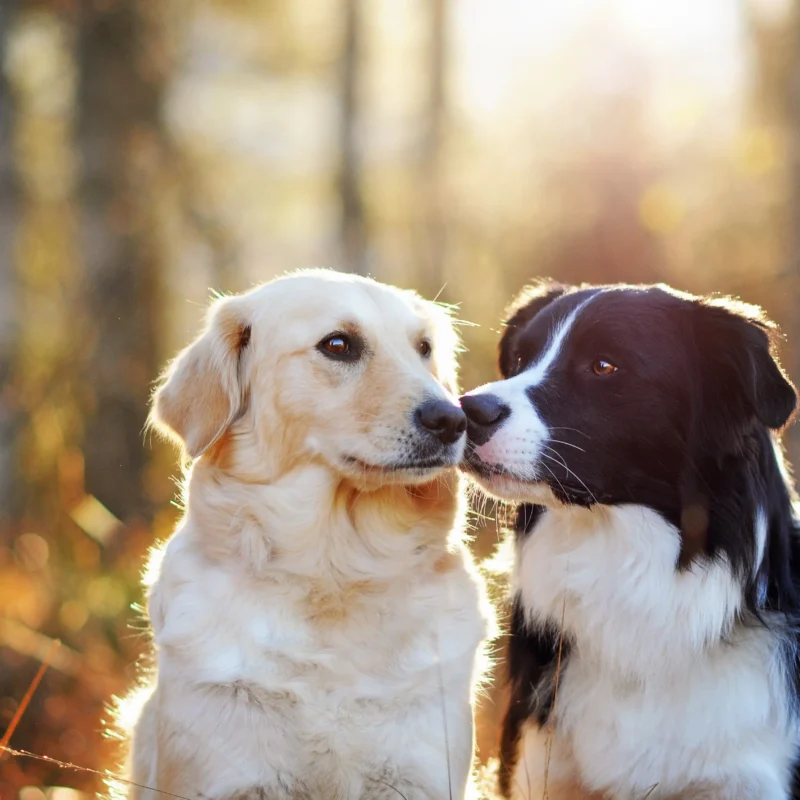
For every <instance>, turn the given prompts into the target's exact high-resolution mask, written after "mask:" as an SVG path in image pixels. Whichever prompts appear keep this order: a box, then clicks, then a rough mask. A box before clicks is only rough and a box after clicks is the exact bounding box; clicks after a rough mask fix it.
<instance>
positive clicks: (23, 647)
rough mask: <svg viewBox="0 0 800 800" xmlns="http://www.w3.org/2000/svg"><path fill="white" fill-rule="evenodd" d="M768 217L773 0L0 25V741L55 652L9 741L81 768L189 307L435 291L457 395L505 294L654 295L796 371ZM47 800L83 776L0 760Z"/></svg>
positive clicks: (122, 611) (263, 12) (213, 10)
mask: <svg viewBox="0 0 800 800" xmlns="http://www.w3.org/2000/svg"><path fill="white" fill-rule="evenodd" d="M798 221H800V6H799V5H798V3H796V2H795V1H794V0H700V1H698V0H671V1H670V2H669V3H666V2H660V0H536V1H535V2H533V0H493V1H492V2H487V1H486V0H296V1H295V2H289V0H40V2H33V1H31V2H24V0H0V737H2V733H3V731H4V730H5V728H6V726H7V725H8V723H9V721H10V720H11V718H12V716H13V715H14V712H15V709H16V708H17V706H18V704H19V702H20V701H21V699H22V697H23V695H24V693H25V691H26V688H27V687H28V685H29V684H30V682H31V679H32V678H33V676H34V674H35V673H36V671H37V669H38V667H39V665H40V663H41V662H42V660H44V659H45V658H46V654H47V653H48V651H49V650H50V644H51V642H52V640H54V639H56V638H57V639H60V640H61V641H62V642H63V644H62V646H61V647H60V649H59V650H58V651H57V652H56V653H55V655H54V656H53V658H52V662H51V665H50V667H49V670H48V671H47V673H46V674H45V676H44V679H43V681H42V683H41V685H40V686H39V688H38V690H37V692H36V694H35V695H34V697H33V701H32V703H31V705H30V707H29V709H28V710H27V713H26V714H25V715H24V716H23V718H22V722H21V723H20V725H19V727H18V728H17V730H16V731H15V733H14V735H13V737H12V739H11V745H12V746H15V747H18V748H24V749H27V750H31V751H33V752H35V753H38V754H42V755H47V756H51V757H53V758H56V759H60V760H63V761H69V762H74V763H76V764H80V765H82V766H85V767H89V768H93V769H103V768H105V767H106V766H108V764H109V760H108V759H109V752H110V751H109V749H108V748H109V745H108V744H106V743H104V742H103V739H102V735H101V731H102V724H101V719H102V718H103V717H104V705H105V704H106V703H107V701H108V700H109V698H110V697H111V696H112V695H113V694H118V693H122V692H124V691H125V689H126V687H127V686H129V685H130V682H131V680H132V678H133V674H134V673H133V671H132V666H131V665H132V664H133V662H134V660H135V659H136V657H137V656H138V654H139V653H140V651H141V649H142V647H143V644H144V639H143V638H142V636H141V634H140V633H137V632H136V630H135V629H133V628H132V627H131V626H132V621H133V620H134V619H135V614H134V613H133V612H132V611H131V610H130V607H131V604H135V603H138V602H140V601H141V593H140V589H139V585H138V578H139V572H140V569H141V567H142V563H143V559H144V557H145V553H146V550H147V548H148V547H149V546H150V544H151V543H152V542H153V541H154V540H155V539H157V538H160V537H165V536H167V535H168V534H169V532H170V530H171V527H172V525H173V524H174V521H175V518H176V514H177V511H176V509H175V507H174V506H173V505H171V501H172V499H173V496H174V494H175V486H174V482H173V480H172V478H173V477H174V476H175V475H176V474H177V472H178V468H177V463H176V457H175V454H174V453H172V452H171V451H170V450H168V449H167V448H164V447H161V446H159V445H157V444H152V445H151V444H150V443H149V442H147V443H146V442H144V440H143V436H142V427H143V423H144V420H145V415H146V412H147V400H148V395H149V392H150V389H151V385H152V381H153V380H154V379H155V378H156V376H157V375H158V372H159V369H160V368H161V366H162V365H163V364H164V362H165V360H166V359H167V358H168V357H170V356H171V355H172V354H174V352H175V351H176V349H177V348H178V347H180V346H181V345H183V344H185V343H186V342H187V341H188V340H189V338H190V337H191V336H192V335H193V334H194V332H195V331H196V330H197V328H198V325H199V323H200V319H201V316H202V313H203V308H204V306H205V305H206V302H207V300H208V297H209V290H210V289H215V290H220V291H236V290H241V289H246V288H248V287H249V286H251V285H252V284H253V283H255V282H260V281H264V280H267V279H269V278H271V277H273V276H275V275H277V274H279V273H281V272H283V271H284V270H287V269H294V268H298V267H304V266H312V265H327V266H334V267H338V268H341V269H346V270H353V271H356V272H360V273H365V274H367V273H368V274H371V275H373V276H375V277H376V278H378V279H380V280H384V281H389V282H396V283H398V284H400V285H403V286H409V287H414V288H416V289H418V290H420V291H421V292H422V293H424V294H426V295H428V296H436V295H438V296H439V297H440V299H442V300H445V301H448V302H451V303H459V304H460V309H461V310H460V313H461V316H462V317H464V318H465V319H467V320H470V321H472V322H474V323H478V326H476V327H467V328H464V330H463V333H464V338H465V340H466V344H467V347H468V350H469V352H468V353H467V354H466V355H465V357H464V359H463V365H464V366H463V383H464V385H465V386H466V387H471V386H474V385H476V384H478V383H481V382H484V381H485V380H488V379H490V378H491V377H492V376H493V374H494V351H495V346H496V340H497V330H498V327H499V320H500V315H501V312H502V309H503V308H504V306H505V305H506V304H507V302H508V301H509V300H510V299H511V297H512V295H514V293H515V292H516V291H517V290H518V289H519V288H520V287H521V286H522V285H523V284H524V283H525V282H526V281H528V280H529V279H530V278H532V277H534V276H539V275H551V276H553V277H557V278H560V279H563V280H571V281H579V280H589V281H620V280H624V281H642V282H650V281H661V280H663V281H667V282H669V283H672V284H674V285H676V286H678V287H680V288H684V289H687V290H691V291H697V292H710V291H720V292H728V293H734V294H737V295H740V296H741V297H742V298H743V299H745V300H748V301H751V302H755V303H759V304H762V305H763V306H764V307H765V308H766V309H767V310H768V312H769V313H770V315H771V316H773V317H774V318H775V319H777V320H778V321H779V322H780V323H781V324H782V325H783V328H784V331H785V333H786V334H787V336H788V344H787V345H786V347H785V348H784V351H783V361H784V364H785V366H786V367H787V369H788V370H789V372H790V373H791V374H792V375H793V377H794V378H795V380H798V379H800V314H798V306H800V260H798V259H799V258H800V225H798ZM792 436H793V434H792V433H791V432H790V434H789V437H790V448H791V451H792V454H793V456H794V458H795V459H796V460H797V459H798V457H800V436H797V435H794V438H792ZM479 533H480V535H479V537H478V541H477V545H476V546H477V547H478V550H479V552H480V553H481V554H486V553H488V552H489V551H490V550H491V548H492V546H493V544H494V542H495V539H496V530H495V525H494V523H493V522H492V523H488V524H486V526H485V528H484V529H482V530H480V532H479ZM489 706H491V703H490V704H489ZM493 714H494V712H493V711H492V710H491V708H490V710H488V711H486V712H485V720H484V723H483V724H482V727H481V739H480V741H481V748H482V755H483V756H486V755H487V754H488V753H490V752H491V743H492V741H493V739H494V732H493V730H492V729H491V718H492V716H493ZM487 720H488V721H487ZM53 786H57V787H72V788H73V790H78V791H82V792H92V791H95V790H96V789H97V788H98V786H99V782H98V778H97V776H95V775H92V774H89V773H85V772H76V771H68V770H61V769H59V768H57V767H55V766H53V765H51V764H47V763H43V762H41V761H35V760H32V759H29V758H22V757H5V758H4V757H3V756H2V754H0V797H2V798H4V799H5V798H17V797H21V798H22V800H43V798H44V797H45V792H48V796H49V797H50V798H51V800H52V798H58V800H69V799H70V798H77V797H79V794H78V792H77V791H71V790H68V789H57V790H50V789H47V788H46V787H53Z"/></svg>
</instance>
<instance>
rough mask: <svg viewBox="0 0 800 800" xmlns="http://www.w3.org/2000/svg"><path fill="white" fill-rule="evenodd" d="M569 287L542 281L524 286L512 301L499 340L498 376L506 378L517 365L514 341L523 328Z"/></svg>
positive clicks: (550, 281)
mask: <svg viewBox="0 0 800 800" xmlns="http://www.w3.org/2000/svg"><path fill="white" fill-rule="evenodd" d="M570 288H571V287H569V286H565V285H564V284H561V283H556V282H555V281H552V280H549V279H544V280H541V281H538V282H537V283H534V284H532V285H531V286H526V287H525V288H524V289H523V290H522V291H521V292H520V293H519V294H518V295H517V296H516V298H515V299H514V301H513V302H512V303H511V305H510V306H509V307H508V308H507V309H506V313H505V320H506V321H505V330H504V331H503V336H502V337H501V339H500V348H499V350H500V352H499V359H498V360H499V366H500V374H501V375H502V376H503V377H504V378H507V377H508V376H509V375H510V374H511V373H512V371H513V369H514V367H515V366H516V363H517V358H518V355H517V349H516V341H517V335H518V334H519V332H520V330H522V328H524V327H525V326H526V325H527V324H528V323H529V322H530V321H531V320H532V319H533V318H534V317H535V316H536V315H537V314H538V313H539V312H540V311H541V310H542V309H543V308H544V307H545V306H546V305H548V304H549V303H552V302H553V300H555V299H556V298H558V297H561V295H562V294H565V293H566V292H568V291H569V289H570Z"/></svg>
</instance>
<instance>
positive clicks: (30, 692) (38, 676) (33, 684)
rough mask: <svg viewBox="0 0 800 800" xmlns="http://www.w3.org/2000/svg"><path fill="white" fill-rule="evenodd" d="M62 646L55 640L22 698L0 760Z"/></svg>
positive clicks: (1, 746) (0, 744)
mask: <svg viewBox="0 0 800 800" xmlns="http://www.w3.org/2000/svg"><path fill="white" fill-rule="evenodd" d="M60 646H61V642H60V641H59V640H58V639H53V642H52V644H51V645H50V649H49V650H48V651H47V654H46V655H45V657H44V659H43V661H42V663H41V665H40V667H39V669H38V670H37V671H36V674H35V675H34V676H33V680H32V681H31V684H30V686H29V687H28V691H27V692H25V694H24V695H23V697H22V701H21V702H20V704H19V706H18V707H17V710H16V712H15V714H14V716H13V717H12V718H11V722H9V723H8V727H7V728H6V732H5V733H4V734H3V738H2V739H0V760H2V758H3V757H4V756H3V754H4V753H5V752H7V751H8V743H9V741H11V736H12V735H13V733H14V730H15V729H16V727H17V725H19V721H20V720H21V719H22V716H23V714H24V713H25V711H26V709H27V708H28V704H29V703H30V702H31V698H32V697H33V693H34V692H35V691H36V689H37V687H38V686H39V684H40V683H41V680H42V678H43V677H44V673H45V672H47V668H48V667H49V666H50V660H51V659H52V658H53V656H54V655H55V652H56V650H58V648H59V647H60Z"/></svg>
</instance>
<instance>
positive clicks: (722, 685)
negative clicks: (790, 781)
mask: <svg viewBox="0 0 800 800" xmlns="http://www.w3.org/2000/svg"><path fill="white" fill-rule="evenodd" d="M517 547H518V553H517V564H516V586H517V590H516V591H517V602H518V604H519V606H520V608H521V610H522V611H523V613H524V614H525V616H526V618H527V620H528V624H530V625H532V626H534V627H536V626H548V625H549V626H554V627H555V628H558V629H560V630H563V632H564V635H563V641H562V653H561V658H562V663H561V675H560V681H559V688H558V696H557V699H556V702H555V707H554V708H553V704H552V702H550V705H549V708H547V709H540V710H539V711H540V714H541V716H546V715H547V714H548V713H551V714H552V716H551V718H550V719H551V720H555V722H556V734H555V736H556V739H557V745H556V746H555V747H553V751H552V752H553V756H552V758H553V764H552V765H551V768H550V775H551V778H552V776H553V775H558V774H559V772H563V773H564V774H569V773H572V774H574V772H575V769H576V768H577V770H578V772H579V773H580V775H581V777H582V780H583V781H584V782H585V784H586V785H587V787H588V788H591V789H596V790H605V791H611V792H612V794H613V796H614V797H618V798H622V799H624V798H628V797H630V798H638V797H642V796H644V795H645V794H647V793H648V792H650V791H651V790H652V789H653V782H652V780H651V776H652V775H659V776H661V784H660V785H659V786H658V787H657V788H656V789H655V790H653V791H652V793H651V794H650V795H649V796H650V797H654V798H659V797H666V796H669V791H670V790H671V789H675V788H680V787H682V786H686V785H687V783H690V782H692V781H714V780H716V779H719V777H720V775H724V774H726V773H731V772H734V773H735V772H736V771H737V770H739V769H740V767H741V766H742V759H743V758H746V759H750V760H751V761H752V762H753V767H754V769H756V770H763V771H764V773H765V775H768V773H772V776H773V778H774V786H775V788H776V791H779V790H780V784H781V783H784V784H785V783H786V780H787V778H786V776H787V775H788V772H789V769H790V763H791V759H792V754H793V749H794V744H793V741H792V736H791V735H790V734H789V730H788V728H789V724H790V723H789V720H788V718H787V709H786V708H785V691H786V685H785V676H784V675H783V674H782V660H781V659H780V658H779V657H778V654H777V653H776V652H775V650H776V640H775V638H774V637H773V635H772V634H771V633H770V632H768V631H767V629H766V628H763V627H758V626H752V627H746V626H742V625H739V626H735V627H732V626H731V619H732V613H733V612H735V611H736V610H737V609H738V606H739V603H740V602H741V600H740V590H739V589H738V588H737V586H736V584H735V581H734V579H733V578H732V576H731V574H730V571H729V570H728V569H726V568H725V567H724V566H723V565H721V564H708V565H706V566H701V565H697V564H696V565H693V567H692V568H691V569H690V570H688V571H684V572H680V571H676V570H675V566H674V565H675V562H676V558H677V553H678V548H679V547H680V541H679V537H678V534H677V532H676V531H675V532H672V533H671V532H670V530H669V526H668V525H667V523H665V522H664V521H663V520H662V519H661V518H660V517H659V516H658V515H657V514H655V513H654V512H651V511H649V510H647V509H645V508H643V507H637V506H627V507H626V506H620V507H615V508H613V509H611V508H602V507H600V508H596V509H594V510H586V509H575V510H574V511H568V510H565V511H564V512H563V513H562V512H560V511H559V512H558V513H544V514H543V515H542V516H541V517H540V519H539V520H538V523H537V524H536V526H535V527H534V528H533V530H532V531H531V532H530V533H528V534H523V535H522V538H521V539H520V540H519V541H518V544H517ZM559 636H560V634H559V635H558V636H557V638H556V640H558V638H559ZM720 638H721V639H722V641H720V642H719V643H718V644H717V645H715V646H713V647H706V645H707V643H708V642H709V641H718V640H720ZM765 665H766V666H765ZM553 675H554V670H550V671H549V672H546V673H545V677H544V679H543V682H542V685H540V686H539V687H534V689H533V697H535V698H536V697H538V700H537V702H541V698H542V697H547V696H548V694H549V695H552V688H553V687H552V685H550V686H546V685H544V684H545V683H547V682H549V683H550V684H552V681H553ZM537 693H538V695H537ZM540 749H541V732H540V731H539V730H538V729H537V728H536V726H534V727H533V728H531V727H530V726H529V727H528V728H527V733H525V734H523V735H522V737H521V739H520V741H519V757H518V765H517V770H516V775H515V779H516V781H517V782H519V781H520V780H523V778H524V780H525V781H528V782H530V781H531V780H532V781H533V783H534V786H535V785H537V784H536V781H540V780H541V775H533V776H531V775H530V773H531V771H532V770H533V772H536V771H537V770H542V771H543V762H542V759H541V754H540V753H538V752H536V751H537V750H540ZM526 751H527V753H526ZM559 759H560V760H561V761H562V762H563V763H558V762H559ZM567 762H571V763H567ZM525 770H527V773H526V772H525ZM765 785H768V784H765ZM531 796H532V797H533V796H537V795H536V794H535V791H534V792H533V793H532V794H531ZM764 796H770V797H772V796H773V795H771V794H770V795H764ZM774 796H775V797H780V796H782V795H781V794H780V793H778V794H775V795H774Z"/></svg>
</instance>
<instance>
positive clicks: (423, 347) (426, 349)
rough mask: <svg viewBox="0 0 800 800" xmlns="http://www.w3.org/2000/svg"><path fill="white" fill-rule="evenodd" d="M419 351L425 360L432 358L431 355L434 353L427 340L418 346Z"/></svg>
mask: <svg viewBox="0 0 800 800" xmlns="http://www.w3.org/2000/svg"><path fill="white" fill-rule="evenodd" d="M417 350H418V351H419V354H420V355H421V356H422V357H423V358H430V357H431V353H432V352H433V348H432V347H431V343H430V342H429V341H428V340H427V339H423V340H422V341H421V342H420V343H419V344H418V345H417Z"/></svg>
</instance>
